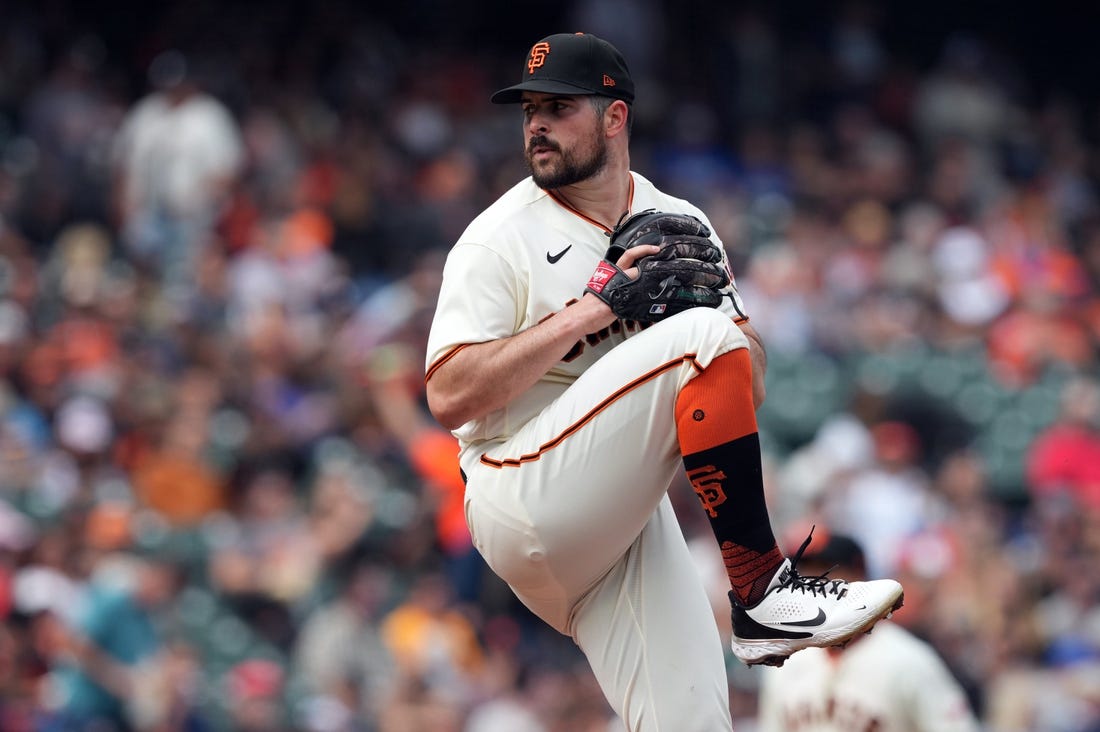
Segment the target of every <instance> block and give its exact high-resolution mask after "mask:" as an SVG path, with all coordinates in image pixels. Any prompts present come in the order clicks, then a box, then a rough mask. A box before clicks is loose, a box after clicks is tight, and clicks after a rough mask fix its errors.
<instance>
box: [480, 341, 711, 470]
mask: <svg viewBox="0 0 1100 732" xmlns="http://www.w3.org/2000/svg"><path fill="white" fill-rule="evenodd" d="M685 361H687V362H688V363H689V364H691V367H692V368H694V369H695V370H696V371H698V372H700V373H702V372H703V367H702V366H701V365H700V364H699V362H698V361H696V360H695V354H694V353H686V354H684V355H683V356H681V357H680V358H677V359H674V360H672V361H669V362H668V363H664V364H661V365H660V366H658V367H657V368H655V369H653V370H652V371H649V372H648V373H645V374H642V375H641V376H639V377H638V378H636V379H634V380H633V381H631V382H630V383H628V384H626V385H625V386H623V387H622V388H621V389H619V390H618V391H616V392H615V393H614V394H611V395H610V396H608V397H607V398H606V399H604V400H603V401H602V402H600V403H599V404H597V405H596V406H595V407H593V408H592V409H591V410H590V411H589V412H588V413H587V414H585V415H584V416H583V417H581V418H580V419H579V420H577V421H576V422H574V423H573V424H571V425H569V426H568V427H566V428H565V430H564V431H563V432H562V433H561V434H559V435H558V436H557V437H555V438H554V439H552V440H550V441H549V442H544V443H543V444H542V445H540V446H539V449H538V450H537V451H536V452H532V453H528V454H527V455H521V456H520V457H518V458H505V459H504V460H497V459H495V458H491V457H488V456H486V455H482V456H481V464H482V465H488V466H489V467H490V468H505V467H510V468H518V467H519V466H520V465H521V464H523V463H530V462H534V461H535V460H538V459H539V458H540V457H542V454H543V453H544V452H546V451H548V450H552V449H553V448H555V447H557V446H558V445H560V444H561V443H562V441H564V440H565V438H567V437H569V436H570V435H572V434H573V433H575V432H576V431H577V430H579V429H580V428H581V427H584V426H585V425H586V424H588V423H589V422H591V421H592V420H593V419H594V418H595V417H596V415H597V414H599V413H600V412H602V411H603V410H605V409H607V408H608V407H609V406H611V405H612V404H613V403H614V402H615V401H616V400H618V399H619V398H621V397H623V396H624V395H626V394H628V393H630V392H631V391H633V390H634V389H637V388H638V387H639V386H642V385H643V384H645V383H647V382H649V381H652V380H653V379H655V378H657V377H658V376H660V375H661V374H663V373H665V372H667V371H670V370H672V369H674V368H676V367H678V366H679V365H680V364H682V363H683V362H685Z"/></svg>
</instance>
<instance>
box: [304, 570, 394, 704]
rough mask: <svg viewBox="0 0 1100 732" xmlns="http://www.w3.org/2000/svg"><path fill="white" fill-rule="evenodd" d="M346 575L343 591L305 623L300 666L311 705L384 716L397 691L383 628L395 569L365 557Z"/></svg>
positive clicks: (340, 589)
mask: <svg viewBox="0 0 1100 732" xmlns="http://www.w3.org/2000/svg"><path fill="white" fill-rule="evenodd" d="M341 579H342V582H341V586H340V588H339V590H338V595H337V596H336V597H335V598H334V599H333V600H332V601H331V602H329V603H327V604H325V605H323V606H321V607H319V608H317V609H316V610H314V611H313V612H312V613H310V614H309V615H308V616H307V617H306V619H305V620H304V622H303V623H302V632H301V633H300V634H299V636H298V639H297V642H296V644H295V649H294V662H295V667H296V668H297V669H298V673H299V674H300V675H301V678H302V679H303V680H304V681H305V683H306V686H307V689H308V694H309V699H308V701H307V702H306V705H307V707H309V708H313V709H320V708H322V707H324V708H327V709H328V710H330V712H329V713H332V710H339V715H340V717H342V718H346V719H378V718H379V716H380V715H381V712H382V710H383V709H384V708H385V705H386V703H387V701H388V699H389V696H390V695H391V694H392V693H393V689H392V685H393V681H394V659H393V657H392V655H391V653H390V650H389V649H388V648H386V646H385V645H384V644H383V642H382V637H381V634H380V632H379V622H380V620H381V616H382V613H383V611H384V609H385V603H386V602H388V600H389V594H390V592H391V584H392V582H393V579H394V578H393V572H392V571H391V570H389V569H387V568H385V567H382V566H377V565H374V564H369V563H361V564H358V565H356V566H355V567H354V568H352V569H351V570H350V572H349V573H348V576H347V577H346V578H341Z"/></svg>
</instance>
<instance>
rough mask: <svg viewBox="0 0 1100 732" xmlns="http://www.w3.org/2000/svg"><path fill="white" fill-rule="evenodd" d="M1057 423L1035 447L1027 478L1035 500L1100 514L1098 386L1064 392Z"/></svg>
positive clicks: (1079, 381)
mask: <svg viewBox="0 0 1100 732" xmlns="http://www.w3.org/2000/svg"><path fill="white" fill-rule="evenodd" d="M1058 412H1059V413H1058V418H1057V420H1055V422H1054V423H1053V424H1051V425H1050V426H1048V427H1047V428H1046V429H1045V430H1043V432H1042V433H1041V434H1040V435H1039V436H1038V437H1037V438H1036V440H1035V442H1033V443H1032V444H1031V447H1030V448H1029V450H1028V455H1027V477H1028V484H1029V486H1030V488H1031V492H1032V498H1033V499H1034V500H1036V501H1049V500H1052V499H1057V498H1058V497H1059V496H1062V497H1064V498H1068V499H1069V500H1070V501H1072V502H1073V503H1074V504H1075V505H1077V506H1079V507H1080V508H1082V509H1084V510H1087V511H1093V512H1098V511H1100V384H1098V383H1097V382H1096V381H1095V380H1093V379H1090V378H1087V377H1084V376H1082V377H1079V378H1075V379H1072V380H1070V381H1069V382H1067V383H1066V385H1065V386H1064V387H1063V388H1062V393H1061V398H1060V400H1059V409H1058Z"/></svg>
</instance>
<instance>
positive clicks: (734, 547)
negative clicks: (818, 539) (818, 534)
mask: <svg viewBox="0 0 1100 732" xmlns="http://www.w3.org/2000/svg"><path fill="white" fill-rule="evenodd" d="M749 358H750V356H749V352H748V350H746V349H744V348H739V349H737V350H735V351H730V352H729V353H725V354H723V355H721V356H719V357H718V358H716V359H714V360H713V361H712V362H711V363H710V365H709V366H707V368H706V369H704V370H703V373H701V374H699V375H698V376H696V377H695V378H694V379H692V380H691V381H690V382H688V384H687V385H686V386H685V387H684V388H683V389H681V390H680V395H679V397H677V399H676V427H677V431H678V436H679V441H680V454H681V455H683V458H684V469H685V470H686V471H687V477H688V480H690V481H691V485H692V487H693V488H694V489H695V493H696V494H697V495H698V496H699V501H700V502H701V503H702V504H703V508H704V509H705V510H706V512H707V517H708V518H709V519H710V527H711V530H712V531H713V532H714V538H715V539H717V541H718V545H719V546H720V547H721V549H722V560H723V562H724V563H725V565H726V573H727V574H728V575H729V580H730V587H731V588H732V589H733V593H734V596H735V597H736V598H737V599H738V601H740V602H741V603H742V604H745V605H752V604H754V603H756V602H758V601H759V600H760V598H762V597H763V596H764V591H765V590H766V589H767V586H768V582H769V581H770V580H771V578H772V576H773V575H774V574H775V572H776V570H777V569H778V568H779V566H780V565H781V564H782V563H783V559H784V557H783V553H782V552H781V551H780V550H779V546H778V545H777V543H776V541H775V534H774V533H773V532H772V527H771V519H770V518H769V516H768V506H767V503H766V501H765V500H764V477H763V470H762V467H761V463H760V436H759V434H758V433H757V427H756V412H755V411H754V408H753V401H752V363H751V361H750V360H749ZM733 491H736V494H734V495H731V492H733ZM730 498H732V499H733V500H728V499H730Z"/></svg>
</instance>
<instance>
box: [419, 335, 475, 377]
mask: <svg viewBox="0 0 1100 732" xmlns="http://www.w3.org/2000/svg"><path fill="white" fill-rule="evenodd" d="M468 345H470V344H469V343H463V344H462V345H460V346H455V347H454V348H452V349H451V350H450V351H448V352H447V353H445V354H443V355H442V356H441V357H440V358H439V360H438V361H436V362H435V363H433V364H432V365H431V366H430V367H429V368H428V373H426V374H424V383H425V384H426V383H428V379H430V378H432V374H434V373H435V372H436V371H437V370H438V369H439V367H440V366H442V365H443V364H445V363H447V362H448V361H450V360H451V359H452V358H454V357H455V354H456V353H458V352H459V351H461V350H462V349H463V348H465V347H466V346H468Z"/></svg>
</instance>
